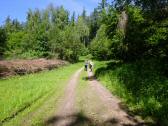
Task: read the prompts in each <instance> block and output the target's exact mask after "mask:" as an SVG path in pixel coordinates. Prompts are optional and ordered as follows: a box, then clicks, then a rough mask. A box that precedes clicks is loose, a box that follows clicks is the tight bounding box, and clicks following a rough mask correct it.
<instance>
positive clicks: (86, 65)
mask: <svg viewBox="0 0 168 126" xmlns="http://www.w3.org/2000/svg"><path fill="white" fill-rule="evenodd" d="M88 65H89V62H88V60H85V66H84V67H85V71H87V69H88Z"/></svg>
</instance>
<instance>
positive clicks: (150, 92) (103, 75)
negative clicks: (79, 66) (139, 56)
mask: <svg viewBox="0 0 168 126" xmlns="http://www.w3.org/2000/svg"><path fill="white" fill-rule="evenodd" d="M158 64H160V62H159V61H157V60H156V59H153V60H148V61H146V60H141V61H137V62H135V63H127V64H123V63H122V62H118V61H112V62H97V63H96V65H95V66H96V72H95V74H96V76H97V77H98V79H100V80H101V81H102V82H103V84H104V85H105V86H106V87H107V88H108V89H110V91H111V92H113V93H114V94H116V95H118V96H119V97H121V98H122V99H123V101H124V102H126V103H127V104H128V106H129V108H130V110H132V111H133V112H134V113H135V114H138V115H141V116H143V117H148V116H150V117H154V119H156V120H155V121H158V122H159V124H160V125H165V124H166V120H167V119H168V114H167V113H168V111H167V110H168V109H167V106H168V104H167V100H168V99H167V98H168V92H167V90H168V79H167V78H166V77H164V76H163V75H159V73H160V71H161V68H158Z"/></svg>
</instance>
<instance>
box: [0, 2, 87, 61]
mask: <svg viewBox="0 0 168 126" xmlns="http://www.w3.org/2000/svg"><path fill="white" fill-rule="evenodd" d="M86 23H87V21H86V11H85V10H84V11H83V13H82V15H80V16H78V17H77V18H76V16H75V13H73V15H72V16H70V14H69V12H68V11H67V10H65V9H64V8H63V7H62V6H61V7H54V6H53V5H52V4H51V5H49V6H48V7H47V9H45V10H39V9H36V10H34V11H32V10H29V11H28V13H27V18H26V22H24V23H20V22H19V21H18V20H17V19H14V20H12V19H11V18H10V17H7V19H6V20H5V23H4V25H3V26H1V27H0V57H1V59H2V58H38V57H46V58H53V57H56V58H60V59H65V60H69V61H72V62H75V61H77V60H78V58H79V55H81V54H82V53H84V52H87V49H86V46H87V43H88V41H89V28H88V25H87V24H86ZM85 50H86V51H85Z"/></svg>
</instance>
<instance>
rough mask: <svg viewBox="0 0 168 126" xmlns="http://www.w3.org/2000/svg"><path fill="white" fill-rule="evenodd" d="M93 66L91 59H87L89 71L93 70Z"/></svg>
mask: <svg viewBox="0 0 168 126" xmlns="http://www.w3.org/2000/svg"><path fill="white" fill-rule="evenodd" d="M93 66H94V63H93V62H92V61H89V68H90V71H91V72H92V71H93Z"/></svg>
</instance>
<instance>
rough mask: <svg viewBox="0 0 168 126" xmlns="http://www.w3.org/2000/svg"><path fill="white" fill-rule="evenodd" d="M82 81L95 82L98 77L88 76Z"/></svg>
mask: <svg viewBox="0 0 168 126" xmlns="http://www.w3.org/2000/svg"><path fill="white" fill-rule="evenodd" d="M82 79H83V80H85V81H93V80H96V77H95V76H86V77H83V78H82Z"/></svg>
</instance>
